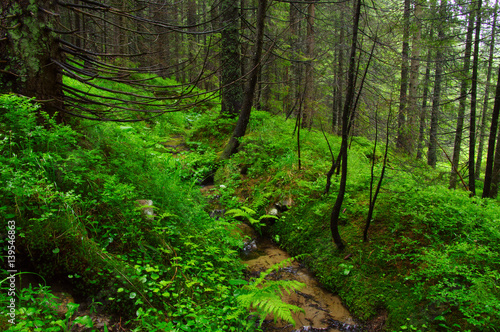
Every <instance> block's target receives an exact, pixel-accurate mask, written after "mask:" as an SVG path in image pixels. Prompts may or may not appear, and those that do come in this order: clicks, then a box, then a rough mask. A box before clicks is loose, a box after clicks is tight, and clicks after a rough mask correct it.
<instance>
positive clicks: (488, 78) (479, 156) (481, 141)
mask: <svg viewBox="0 0 500 332" xmlns="http://www.w3.org/2000/svg"><path fill="white" fill-rule="evenodd" d="M494 8H495V9H494V12H495V14H494V15H493V22H496V21H497V18H498V0H496V2H495V7H494ZM496 27H497V25H496V24H493V27H492V28H491V40H490V43H491V44H490V55H489V58H488V71H487V74H486V86H485V91H484V102H483V113H482V116H481V128H480V129H479V147H478V150H477V159H476V175H475V177H476V179H479V177H480V174H481V163H482V158H483V148H484V138H485V137H486V134H485V131H486V119H487V114H488V99H489V97H490V88H491V83H490V82H491V72H492V71H493V55H494V53H495V32H496Z"/></svg>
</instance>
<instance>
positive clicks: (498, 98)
mask: <svg viewBox="0 0 500 332" xmlns="http://www.w3.org/2000/svg"><path fill="white" fill-rule="evenodd" d="M499 114H500V67H499V68H498V79H497V88H496V93H495V106H493V116H492V120H491V132H490V140H489V146H488V159H487V164H486V171H487V172H488V168H489V169H491V172H490V174H488V173H487V174H486V175H485V180H484V187H485V191H484V192H483V197H491V198H495V197H497V195H498V186H499V181H500V135H498V139H497V143H496V150H495V158H494V159H493V153H491V154H490V150H491V151H493V149H494V145H495V144H494V142H495V137H496V131H497V128H496V126H497V124H498V117H499ZM493 124H495V128H493ZM486 188H488V189H489V192H487V194H488V195H487V196H485V194H484V193H485V192H486ZM490 188H491V189H490Z"/></svg>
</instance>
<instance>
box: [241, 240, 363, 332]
mask: <svg viewBox="0 0 500 332" xmlns="http://www.w3.org/2000/svg"><path fill="white" fill-rule="evenodd" d="M241 258H242V260H243V263H244V264H246V265H247V269H248V271H249V274H250V276H252V277H258V276H259V274H260V272H263V271H265V270H267V269H268V268H270V267H271V266H273V265H274V264H276V263H279V262H281V261H282V260H284V259H287V258H290V255H289V254H288V253H287V252H285V251H284V250H282V249H280V248H279V247H278V245H276V244H275V243H274V242H272V241H271V240H270V239H268V238H257V239H254V240H252V241H251V242H249V243H247V245H246V246H245V249H244V250H243V252H242V254H241ZM268 278H270V279H271V280H297V281H300V282H302V283H304V284H305V286H304V287H303V288H301V289H300V290H299V291H295V292H292V293H291V294H289V295H287V294H286V292H285V293H284V294H285V295H284V298H283V300H284V301H285V302H287V303H290V304H293V305H296V306H298V307H300V308H302V309H303V310H304V312H298V313H295V314H294V315H293V318H294V320H295V323H296V326H295V327H294V326H293V325H292V324H289V323H287V322H284V321H278V322H276V323H274V322H273V319H272V316H269V317H267V319H266V320H265V321H264V323H263V324H262V328H263V329H264V331H285V332H291V331H331V332H333V331H361V330H362V329H361V328H360V327H359V326H357V325H356V322H355V321H354V319H353V318H352V317H351V315H350V313H349V311H347V309H346V308H345V307H344V306H343V305H342V302H341V300H340V298H339V297H338V296H336V295H334V294H333V293H331V292H330V291H328V290H326V289H324V288H322V287H321V285H320V284H319V282H318V281H317V280H316V279H315V278H314V276H313V275H312V274H311V273H310V272H309V271H308V270H307V269H306V267H305V266H303V265H302V264H300V263H298V262H296V261H293V262H292V263H290V265H289V266H286V267H284V268H281V269H280V270H279V271H275V272H273V273H272V274H271V275H269V276H268Z"/></svg>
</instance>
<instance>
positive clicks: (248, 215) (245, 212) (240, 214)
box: [226, 206, 278, 231]
mask: <svg viewBox="0 0 500 332" xmlns="http://www.w3.org/2000/svg"><path fill="white" fill-rule="evenodd" d="M226 214H229V215H232V217H233V218H244V219H245V220H246V221H248V222H249V223H250V225H252V226H253V227H255V228H256V229H257V230H258V231H260V230H261V228H262V227H264V226H265V225H266V224H265V223H264V222H262V220H263V219H278V217H276V216H272V215H269V214H264V215H262V216H260V217H259V218H258V219H255V218H254V217H253V216H255V215H256V214H257V212H255V211H254V210H252V209H250V208H249V207H246V206H242V207H241V209H231V210H228V211H226Z"/></svg>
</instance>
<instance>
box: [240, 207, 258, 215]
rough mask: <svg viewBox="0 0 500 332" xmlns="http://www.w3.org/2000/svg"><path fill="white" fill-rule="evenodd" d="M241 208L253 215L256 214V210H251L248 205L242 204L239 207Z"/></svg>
mask: <svg viewBox="0 0 500 332" xmlns="http://www.w3.org/2000/svg"><path fill="white" fill-rule="evenodd" d="M241 208H242V209H243V210H245V211H246V213H248V214H249V215H251V216H253V215H254V214H256V213H257V212H255V211H254V210H252V209H251V208H249V207H246V206H242V207H241Z"/></svg>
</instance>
